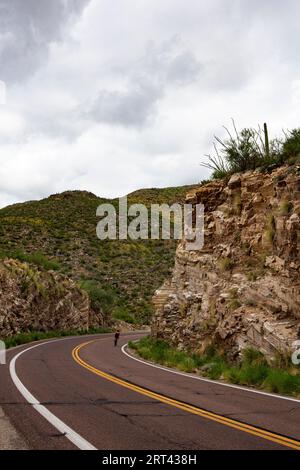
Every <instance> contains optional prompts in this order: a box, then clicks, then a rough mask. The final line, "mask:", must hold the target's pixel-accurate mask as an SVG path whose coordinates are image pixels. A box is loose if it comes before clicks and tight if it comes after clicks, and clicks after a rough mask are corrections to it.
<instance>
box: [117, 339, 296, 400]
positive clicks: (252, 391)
mask: <svg viewBox="0 0 300 470" xmlns="http://www.w3.org/2000/svg"><path fill="white" fill-rule="evenodd" d="M136 341H138V340H136ZM127 346H128V343H126V344H124V346H122V348H121V349H122V352H123V353H124V354H125V355H126V356H128V357H129V358H130V359H133V360H134V361H137V362H141V363H142V364H146V365H147V366H150V367H155V368H156V369H160V370H164V371H165V372H171V373H172V374H176V375H182V376H184V377H189V378H190V379H195V380H200V381H201V382H208V383H211V384H215V385H222V386H223V387H230V388H235V389H237V390H242V391H243V392H251V393H256V394H258V395H265V396H267V397H272V398H278V399H280V400H288V401H293V402H296V403H300V400H298V399H297V398H290V397H286V396H283V395H277V394H275V393H268V392H262V391H260V390H255V389H253V388H248V387H243V386H241V385H233V384H227V383H224V382H219V381H218V380H212V379H206V378H204V377H198V376H196V375H192V374H188V373H185V372H179V371H177V370H174V369H170V368H169V367H164V366H158V365H156V364H153V363H152V362H148V361H144V360H143V359H138V358H137V357H134V356H132V355H131V354H129V353H128V351H126V348H127Z"/></svg>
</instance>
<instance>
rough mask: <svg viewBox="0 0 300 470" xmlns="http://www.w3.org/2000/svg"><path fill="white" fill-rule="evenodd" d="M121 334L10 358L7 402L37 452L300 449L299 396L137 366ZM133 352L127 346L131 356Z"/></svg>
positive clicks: (0, 376)
mask: <svg viewBox="0 0 300 470" xmlns="http://www.w3.org/2000/svg"><path fill="white" fill-rule="evenodd" d="M140 336H141V335H140V334H136V333H133V334H132V333H130V334H122V335H121V338H120V342H119V345H118V346H117V347H114V345H113V335H111V334H106V335H98V336H89V337H75V338H64V339H60V340H51V341H47V342H40V343H33V344H30V345H24V346H22V347H19V348H15V349H13V350H10V351H9V352H8V361H7V362H8V364H7V365H6V366H3V365H2V366H0V406H1V407H2V408H3V410H4V412H5V414H6V415H7V416H8V418H9V419H10V422H11V423H12V424H13V426H14V427H15V429H16V430H17V432H18V433H19V435H21V436H22V438H23V439H24V441H25V442H26V446H27V447H28V448H29V449H57V450H59V449H78V448H79V449H104V450H114V449H128V450H130V449H134V450H138V449H146V450H187V449H188V450H193V449H198V450H201V449H207V450H209V449H212V450H213V449H266V450H273V449H274V450H275V449H281V450H287V449H297V450H300V400H298V401H297V400H292V399H291V400H289V399H283V398H279V397H274V396H270V395H267V394H259V393H254V392H252V391H248V390H245V389H240V388H236V387H230V386H224V385H220V384H218V383H213V382H211V381H205V380H202V379H199V378H194V376H192V377H191V376H186V374H182V375H181V374H178V373H177V374H175V373H172V372H169V371H167V370H163V369H161V368H158V367H152V366H151V365H148V364H145V363H144V362H139V361H137V360H135V359H133V358H132V357H129V356H127V355H126V354H124V351H123V349H122V346H123V345H124V344H126V343H127V342H128V341H129V340H134V339H137V338H139V337H140ZM125 351H126V350H125Z"/></svg>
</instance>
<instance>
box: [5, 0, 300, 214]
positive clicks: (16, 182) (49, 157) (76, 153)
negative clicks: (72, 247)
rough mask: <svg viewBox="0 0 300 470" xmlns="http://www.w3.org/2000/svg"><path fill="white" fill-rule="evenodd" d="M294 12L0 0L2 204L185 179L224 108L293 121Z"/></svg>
mask: <svg viewBox="0 0 300 470" xmlns="http://www.w3.org/2000/svg"><path fill="white" fill-rule="evenodd" d="M299 18H300V2H299V0H286V1H285V2H283V1H282V0H251V2H249V1H248V0H138V1H136V0H113V1H112V0H51V1H49V0H0V80H1V81H2V82H4V83H5V86H6V100H5V101H4V91H3V88H4V87H3V85H2V86H0V103H1V104H0V159H1V165H0V206H4V205H7V204H10V203H13V202H19V201H25V200H28V199H38V198H42V197H45V196H48V195H49V194H52V193H55V192H60V191H64V190H67V189H86V190H89V191H92V192H94V193H96V194H98V195H102V196H108V197H110V196H119V195H123V194H126V193H128V192H129V191H132V190H135V189H138V188H142V187H162V186H176V185H181V184H189V183H196V182H199V181H200V180H201V179H203V178H205V177H207V176H208V172H207V171H206V170H205V169H204V168H202V167H201V166H200V162H201V161H203V159H204V157H203V155H204V154H206V153H209V152H211V151H212V137H213V134H215V133H217V134H218V135H221V136H222V125H223V124H227V125H228V124H230V118H231V117H234V118H235V121H236V123H237V124H238V126H239V127H243V126H257V124H258V123H260V124H262V123H263V122H264V121H267V122H268V124H269V129H270V132H271V133H272V135H276V134H280V132H281V129H282V128H285V129H286V128H292V127H298V126H299V124H300V123H299V109H300V61H299ZM0 85H1V84H0ZM297 118H298V119H297Z"/></svg>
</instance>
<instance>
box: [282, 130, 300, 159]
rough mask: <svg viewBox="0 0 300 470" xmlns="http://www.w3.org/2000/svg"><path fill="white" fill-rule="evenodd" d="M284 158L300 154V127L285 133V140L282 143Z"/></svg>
mask: <svg viewBox="0 0 300 470" xmlns="http://www.w3.org/2000/svg"><path fill="white" fill-rule="evenodd" d="M282 154H283V158H284V159H289V158H295V157H299V156H300V128H298V129H293V130H292V131H288V132H287V133H286V134H285V141H284V142H283V145H282Z"/></svg>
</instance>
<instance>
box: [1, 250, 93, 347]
mask: <svg viewBox="0 0 300 470" xmlns="http://www.w3.org/2000/svg"><path fill="white" fill-rule="evenodd" d="M101 325H102V317H100V315H98V316H96V315H95V314H94V313H93V312H92V310H91V308H90V302H89V298H88V295H87V294H86V293H85V292H83V291H81V290H80V289H78V288H77V287H76V284H75V283H74V282H73V281H72V280H70V279H69V278H67V277H65V276H62V275H59V274H57V273H54V272H53V271H43V270H38V269H37V268H35V267H33V266H31V265H29V264H27V263H21V262H19V261H16V260H9V259H7V260H4V261H1V262H0V335H1V338H5V337H8V336H10V335H12V334H16V333H20V332H26V331H49V330H61V331H64V330H72V329H76V330H85V329H88V328H89V327H91V326H101Z"/></svg>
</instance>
